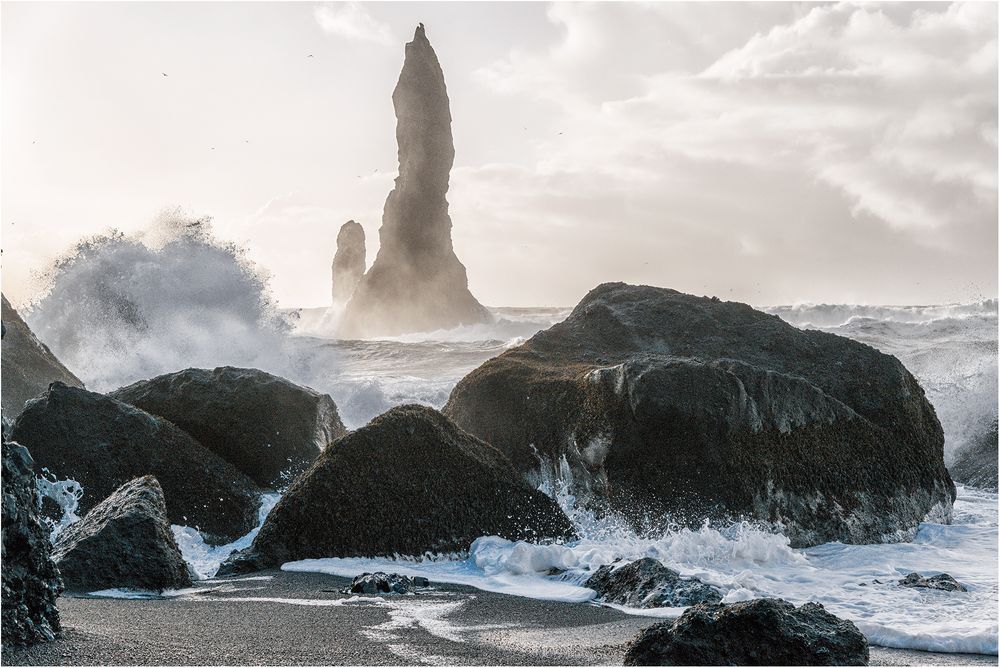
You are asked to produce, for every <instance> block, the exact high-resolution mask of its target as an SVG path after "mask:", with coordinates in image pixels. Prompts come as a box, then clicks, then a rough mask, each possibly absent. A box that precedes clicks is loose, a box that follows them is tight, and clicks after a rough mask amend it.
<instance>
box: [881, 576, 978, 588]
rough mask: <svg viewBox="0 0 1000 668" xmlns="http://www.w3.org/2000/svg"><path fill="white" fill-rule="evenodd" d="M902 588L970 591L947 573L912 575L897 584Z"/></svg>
mask: <svg viewBox="0 0 1000 668" xmlns="http://www.w3.org/2000/svg"><path fill="white" fill-rule="evenodd" d="M896 584H898V585H899V586H900V587H915V588H918V589H937V590H938V591H969V590H968V589H966V588H965V586H963V585H962V583H961V582H959V581H958V580H956V579H955V578H953V577H951V576H950V575H948V574H947V573H941V574H939V575H932V576H930V577H926V578H925V577H924V576H922V575H920V574H919V573H910V574H909V575H907V576H906V577H905V578H903V579H902V580H900V581H899V582H897V583H896Z"/></svg>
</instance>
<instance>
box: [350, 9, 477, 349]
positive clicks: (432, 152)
mask: <svg viewBox="0 0 1000 668" xmlns="http://www.w3.org/2000/svg"><path fill="white" fill-rule="evenodd" d="M392 103H393V106H394V107H395V110H396V143H397V145H398V147H399V175H398V176H397V177H396V184H395V188H393V190H392V192H390V193H389V197H388V198H387V199H386V201H385V210H384V212H383V214H382V227H381V228H380V229H379V250H378V255H376V257H375V262H374V264H373V265H372V268H371V269H369V270H368V273H366V274H365V275H364V276H363V277H362V279H361V282H360V283H359V284H358V287H357V289H356V290H355V292H354V296H353V297H352V298H351V300H350V302H348V305H347V310H346V311H345V313H344V318H343V320H342V321H341V325H340V335H341V337H343V338H361V337H372V336H394V335H398V334H403V333H407V332H421V331H433V330H437V329H447V328H451V327H456V326H458V325H466V324H473V323H481V322H490V321H491V320H492V318H491V316H490V314H489V311H487V310H486V309H485V308H484V307H483V306H482V304H480V303H479V302H478V301H476V298H475V297H473V296H472V293H470V292H469V283H468V278H467V276H466V273H465V266H464V265H463V264H462V263H461V262H459V260H458V257H457V256H456V255H455V251H454V249H453V248H452V243H451V218H450V217H449V215H448V200H447V199H446V194H447V192H448V176H449V173H450V172H451V167H452V164H453V163H454V161H455V146H454V143H453V141H452V136H451V111H450V110H449V106H448V91H447V89H446V88H445V83H444V74H443V73H442V71H441V66H440V64H438V59H437V55H435V53H434V49H433V48H431V45H430V42H428V41H427V36H426V35H425V34H424V26H423V24H420V25H419V26H418V27H417V30H416V33H415V34H414V36H413V41H412V42H410V43H408V44H407V45H406V58H405V61H404V63H403V71H402V72H401V73H400V75H399V82H398V83H397V84H396V90H395V91H394V92H393V94H392Z"/></svg>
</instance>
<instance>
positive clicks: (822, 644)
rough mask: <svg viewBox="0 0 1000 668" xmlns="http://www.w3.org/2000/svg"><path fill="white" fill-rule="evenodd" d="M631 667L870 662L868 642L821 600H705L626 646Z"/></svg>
mask: <svg viewBox="0 0 1000 668" xmlns="http://www.w3.org/2000/svg"><path fill="white" fill-rule="evenodd" d="M625 665H626V666H866V665H868V641H867V640H866V639H865V637H864V636H863V635H862V634H861V632H860V631H859V630H858V627H856V626H855V625H854V624H853V623H852V622H850V621H847V620H844V619H839V618H838V617H835V616H834V615H831V614H830V613H828V612H827V611H826V610H824V609H823V606H822V605H820V604H819V603H806V604H805V605H803V606H800V607H798V608H796V607H795V606H794V605H792V604H791V603H789V602H787V601H784V600H781V599H777V598H763V599H756V600H753V601H743V602H740V603H732V604H728V605H727V604H722V603H718V604H707V603H703V604H701V605H696V606H694V607H692V608H689V609H688V610H687V611H685V612H684V614H683V615H681V617H680V618H679V619H677V620H675V621H673V622H660V623H659V624H654V625H653V626H650V627H649V628H647V629H645V630H644V631H642V632H641V633H640V634H639V635H638V636H637V637H636V638H635V640H633V641H632V642H631V643H630V644H629V646H628V648H627V649H626V651H625Z"/></svg>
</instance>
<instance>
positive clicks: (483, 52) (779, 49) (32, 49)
mask: <svg viewBox="0 0 1000 668" xmlns="http://www.w3.org/2000/svg"><path fill="white" fill-rule="evenodd" d="M0 13H2V16H0V22H2V94H3V95H2V97H3V101H2V131H0V132H2V136H0V141H2V158H0V169H2V244H3V290H4V292H5V293H6V294H7V295H8V296H10V297H11V298H12V299H13V300H14V301H15V303H19V302H23V301H24V300H26V299H29V298H30V297H31V296H32V290H33V289H34V286H35V285H36V282H34V281H33V280H32V275H33V273H34V272H39V271H44V270H45V268H46V267H47V265H48V264H49V263H50V262H51V260H52V258H53V257H54V256H56V255H58V254H59V253H61V252H64V251H65V250H66V249H68V248H69V247H71V246H72V244H73V242H74V241H75V240H77V239H79V238H80V237H82V236H85V235H91V234H95V233H99V232H102V231H106V230H107V229H109V228H112V227H114V228H118V229H121V230H125V231H138V230H141V229H143V228H145V227H148V226H149V224H150V221H152V220H153V219H154V218H155V217H156V216H157V214H158V212H160V211H161V210H163V209H165V208H173V207H177V206H180V207H183V209H185V210H186V211H188V212H190V213H191V214H192V215H197V216H202V215H210V216H212V217H213V218H214V221H215V222H214V224H215V230H216V233H217V235H218V236H219V237H221V238H224V239H228V240H233V241H235V242H237V243H240V244H242V245H243V246H245V247H246V248H247V250H248V253H249V255H250V257H252V258H253V259H254V261H255V262H257V263H258V264H259V265H260V266H261V267H262V268H264V269H266V270H267V271H268V272H270V274H271V285H272V288H273V291H274V294H275V296H276V297H277V298H278V300H279V302H280V303H281V304H282V305H284V306H312V305H322V304H325V303H327V302H328V301H329V273H330V270H329V265H330V260H331V258H332V256H333V253H334V250H335V238H336V234H337V230H338V228H339V227H340V225H341V224H342V223H343V222H344V221H346V220H347V219H349V218H353V219H355V220H357V221H358V222H360V223H361V224H362V225H363V226H364V227H365V231H366V232H367V234H368V243H369V263H370V262H371V260H372V259H373V258H374V250H375V246H376V244H377V238H378V237H377V231H378V227H379V224H380V219H381V210H382V205H383V203H384V200H385V196H386V195H387V194H388V192H389V190H390V189H391V187H392V179H393V177H394V175H395V171H396V162H395V159H396V147H395V136H394V127H395V120H394V116H393V111H392V103H391V97H390V96H391V94H392V89H393V87H394V85H395V82H396V78H397V76H398V73H399V69H400V67H401V65H402V57H403V44H404V42H406V41H408V40H409V39H410V38H411V36H412V33H413V28H414V27H415V25H416V23H417V22H418V21H422V22H424V23H425V24H426V26H427V35H428V37H429V39H430V40H431V43H432V44H433V45H434V47H435V49H436V50H437V53H438V57H439V59H440V61H441V64H442V67H443V68H444V72H445V78H446V80H447V84H448V89H449V94H450V97H451V109H452V116H453V117H454V134H455V144H456V162H455V170H454V171H453V173H452V182H451V191H450V193H449V200H450V202H451V213H452V220H453V222H454V241H455V247H456V251H457V253H458V255H459V257H460V259H461V260H462V261H463V262H464V263H465V265H466V267H467V268H468V271H469V279H470V285H471V288H472V290H473V292H474V293H475V294H476V295H477V296H478V297H479V298H480V300H481V301H482V302H483V303H486V304H490V305H542V304H555V305H569V304H573V303H575V302H576V301H577V300H579V298H580V297H581V296H582V295H583V294H584V293H585V292H586V291H587V290H588V289H590V288H591V287H593V286H594V285H596V284H597V283H600V282H602V281H608V280H623V281H627V282H636V283H638V282H641V283H648V284H653V285H662V286H668V287H674V288H677V289H680V290H684V291H687V292H693V293H697V294H714V295H719V296H721V297H724V298H730V299H738V300H741V301H747V302H750V303H752V304H757V305H768V304H779V303H790V302H802V301H811V302H821V301H822V302H855V303H930V302H935V303H938V302H950V301H961V300H969V299H977V298H983V297H994V296H996V294H997V5H996V4H994V3H968V4H965V3H957V4H947V3H942V4H936V3H935V4H931V3H920V4H890V5H879V4H860V5H856V4H823V5H811V4H793V3H788V4H784V3H766V4H764V3H762V4H756V3H733V4H729V3H718V4H717V3H711V4H709V3H691V4H688V3H669V4H633V3H601V4H569V3H557V4H542V3H427V4H425V3H419V2H413V3H410V2H407V3H392V2H386V3H373V4H349V3H330V4H315V3H305V2H302V3H291V2H289V3H267V2H264V3H246V4H244V3H236V2H233V3H197V2H190V3H107V4H105V3H97V2H91V3H79V4H68V3H67V4H55V3H54V4H47V3H30V4H29V3H11V2H5V3H3V5H2V10H0ZM310 54H312V57H309V55H310ZM164 74H166V76H164Z"/></svg>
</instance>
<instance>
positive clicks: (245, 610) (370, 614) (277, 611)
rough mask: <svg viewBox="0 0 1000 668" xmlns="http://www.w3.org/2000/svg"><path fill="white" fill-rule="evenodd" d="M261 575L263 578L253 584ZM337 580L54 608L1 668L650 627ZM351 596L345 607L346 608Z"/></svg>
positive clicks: (570, 645) (936, 659) (538, 604)
mask: <svg viewBox="0 0 1000 668" xmlns="http://www.w3.org/2000/svg"><path fill="white" fill-rule="evenodd" d="M261 578H266V579H261ZM348 584H349V581H348V580H347V579H345V578H338V577H333V576H327V575H316V574H307V573H284V572H280V571H270V572H267V573H262V574H258V575H256V576H252V577H247V578H230V579H219V580H211V581H205V582H200V583H198V584H197V585H196V586H195V588H194V589H193V591H192V592H191V593H189V594H185V595H183V596H180V597H177V598H171V599H155V600H123V599H111V598H94V597H76V596H64V597H62V598H60V599H59V608H60V612H61V614H62V620H63V626H64V629H65V632H64V637H63V638H62V639H60V640H57V641H55V642H52V643H47V644H42V645H37V646H35V647H32V648H30V649H11V650H5V651H4V653H3V656H2V663H3V665H155V664H159V665H262V664H264V665H322V664H335V665H338V664H349V665H359V664H364V665H421V664H423V665H445V664H457V665H497V664H516V665H602V664H604V665H609V664H610V665H615V664H617V665H620V664H621V660H622V656H623V654H624V649H625V644H626V643H627V642H628V641H629V640H630V639H631V638H632V637H634V636H635V635H636V633H637V632H638V631H639V630H640V629H642V628H644V627H646V626H648V625H650V624H653V623H655V622H656V621H657V620H655V619H651V618H647V617H635V616H629V615H626V614H623V613H621V612H619V611H617V610H614V609H611V608H604V607H598V606H595V605H588V604H572V603H555V602H549V601H537V600H533V599H527V598H521V597H516V596H508V595H504V594H494V593H490V592H484V591H480V590H476V589H472V588H470V587H463V586H456V585H436V584H433V583H432V589H431V590H430V591H428V592H427V593H423V594H420V595H417V596H396V597H385V598H383V599H382V600H381V601H380V600H373V599H370V598H369V599H358V598H356V597H351V596H347V595H344V594H341V593H339V592H340V590H342V589H343V588H344V587H346V586H347V585H348ZM352 598H354V599H355V600H353V601H352V600H351V599H352ZM871 659H872V660H871V663H872V665H904V666H905V665H968V664H975V665H997V658H996V657H990V656H980V655H970V654H936V653H930V652H913V651H907V650H890V649H885V648H879V647H873V648H872V650H871Z"/></svg>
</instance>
